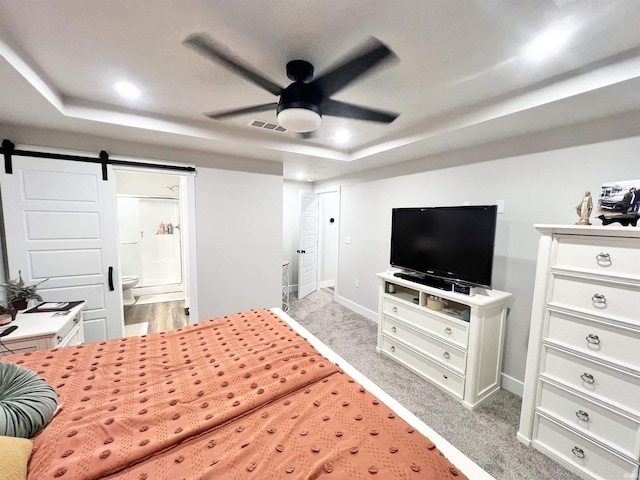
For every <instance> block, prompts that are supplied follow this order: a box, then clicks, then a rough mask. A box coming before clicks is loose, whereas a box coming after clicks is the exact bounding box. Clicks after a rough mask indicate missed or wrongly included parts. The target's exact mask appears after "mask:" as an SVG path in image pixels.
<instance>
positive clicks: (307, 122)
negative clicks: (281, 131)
mask: <svg viewBox="0 0 640 480" xmlns="http://www.w3.org/2000/svg"><path fill="white" fill-rule="evenodd" d="M278 123H279V124H280V125H282V126H283V127H284V128H286V129H287V130H290V131H292V132H298V133H305V132H312V131H313V130H316V129H317V128H318V127H319V126H320V123H322V117H321V116H320V114H318V113H316V112H314V111H313V110H309V109H307V108H285V109H283V110H280V112H279V113H278Z"/></svg>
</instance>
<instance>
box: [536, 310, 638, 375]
mask: <svg viewBox="0 0 640 480" xmlns="http://www.w3.org/2000/svg"><path fill="white" fill-rule="evenodd" d="M547 315H548V317H547V327H546V339H547V341H549V342H553V343H559V344H562V345H565V346H567V347H570V348H572V349H575V350H578V351H580V352H583V353H586V354H588V355H591V356H594V357H598V358H602V359H605V360H609V361H611V362H614V363H621V364H624V365H626V366H628V367H629V368H635V369H638V370H640V330H634V329H632V328H625V327H620V326H616V325H612V324H609V323H604V322H599V321H595V320H590V319H587V318H583V317H578V316H574V315H567V314H563V313H560V312H554V311H549V312H548V314H547Z"/></svg>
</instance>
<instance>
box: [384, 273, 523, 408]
mask: <svg viewBox="0 0 640 480" xmlns="http://www.w3.org/2000/svg"><path fill="white" fill-rule="evenodd" d="M378 280H379V308H378V312H379V322H378V345H377V348H376V350H377V351H378V353H381V354H383V355H386V356H388V357H390V358H392V359H394V360H395V361H397V362H398V363H400V364H402V365H404V366H405V367H407V368H409V369H410V370H412V371H414V372H415V373H417V374H418V375H420V376H421V377H423V378H425V379H427V380H429V381H430V382H432V383H434V384H435V385H437V386H438V387H439V388H441V389H442V390H444V391H445V392H447V393H449V394H450V395H452V396H453V397H455V398H456V399H458V400H459V401H460V402H461V403H462V404H463V405H464V406H465V407H467V408H469V409H473V408H475V407H476V406H477V405H479V404H480V403H481V402H483V401H484V400H486V399H487V398H488V397H489V396H490V395H491V394H493V393H494V392H496V391H497V390H499V389H500V368H501V365H502V345H503V340H504V326H505V319H506V314H507V301H508V300H509V298H510V297H511V294H509V293H506V292H501V291H499V290H484V289H477V294H476V295H474V296H468V295H463V294H460V293H456V292H451V291H445V290H441V289H438V288H434V287H430V286H428V285H424V284H421V283H416V282H412V281H410V280H407V279H404V278H400V277H396V276H394V275H393V274H391V273H379V274H378ZM435 297H437V298H435ZM441 302H444V304H445V305H444V309H441V310H435V309H434V308H442V307H443V305H442V303H441ZM429 307H432V308H429Z"/></svg>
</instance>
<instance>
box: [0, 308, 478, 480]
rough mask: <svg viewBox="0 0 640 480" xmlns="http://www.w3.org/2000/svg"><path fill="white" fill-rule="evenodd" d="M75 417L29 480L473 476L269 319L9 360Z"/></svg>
mask: <svg viewBox="0 0 640 480" xmlns="http://www.w3.org/2000/svg"><path fill="white" fill-rule="evenodd" d="M3 360H8V361H12V362H15V363H18V364H21V365H24V366H26V367H28V368H30V369H32V370H34V371H36V372H37V373H39V374H40V375H41V376H42V377H43V378H44V379H45V380H46V381H47V382H48V383H49V384H50V385H52V386H53V387H54V388H55V390H56V392H57V393H58V397H59V403H60V404H62V409H61V410H60V412H59V413H58V414H57V415H56V416H55V417H54V419H53V420H52V421H51V423H50V424H49V425H48V426H47V427H46V429H45V430H44V431H43V432H42V433H41V434H39V435H38V436H37V437H36V438H35V439H34V453H33V455H32V457H31V460H30V462H29V478H30V479H34V480H35V479H37V480H47V479H62V480H69V479H99V478H118V479H132V480H133V479H136V480H144V479H147V480H156V479H159V480H162V479H167V480H169V479H171V480H178V479H182V478H184V479H209V478H216V479H218V478H220V479H243V478H255V479H267V478H296V479H297V478H320V477H324V476H327V477H328V478H336V479H352V478H373V477H372V476H377V478H384V479H392V478H421V479H445V478H466V477H464V475H462V473H460V472H459V471H458V470H457V469H456V468H455V467H454V466H453V465H451V464H450V463H449V462H448V460H447V459H446V458H445V457H443V456H442V454H441V453H440V452H439V451H438V449H437V448H436V447H435V445H433V443H431V442H430V441H429V440H428V439H427V438H426V437H424V436H422V435H421V434H420V433H418V432H417V431H415V430H414V429H413V428H412V427H411V426H409V425H408V424H407V423H406V422H405V421H404V420H402V419H400V418H399V417H397V416H396V415H395V414H394V413H393V412H392V411H391V410H390V409H389V408H388V407H386V406H385V405H384V404H383V403H381V402H380V401H379V400H378V399H376V398H375V397H374V396H373V395H371V394H370V393H369V392H367V391H366V390H365V389H364V388H362V387H361V386H360V385H358V384H357V383H356V382H355V381H354V380H353V379H351V378H350V377H349V376H348V375H346V374H344V373H343V372H342V371H341V370H340V368H339V367H338V366H337V365H335V364H333V363H331V362H329V361H328V360H327V359H326V358H324V357H323V356H322V355H320V353H319V352H318V351H317V350H315V349H314V348H313V347H312V346H311V345H310V344H309V343H308V342H307V341H306V340H305V339H303V338H302V337H300V336H299V335H298V334H297V333H296V332H294V331H293V330H292V329H291V327H290V326H289V325H288V324H287V323H286V322H284V321H283V320H282V319H280V318H279V317H278V316H276V315H275V314H274V313H272V312H270V311H268V310H257V311H254V310H252V311H249V312H243V313H238V314H236V315H233V316H229V317H222V318H217V319H213V320H209V321H206V322H201V323H199V324H197V325H194V326H190V327H186V328H182V329H178V330H175V331H171V332H165V333H158V334H152V335H148V336H144V337H133V338H126V339H118V340H110V341H106V342H102V343H91V344H83V345H78V346H74V347H67V348H61V349H56V350H48V351H38V352H33V353H30V354H29V353H26V354H19V355H13V356H10V357H4V358H3Z"/></svg>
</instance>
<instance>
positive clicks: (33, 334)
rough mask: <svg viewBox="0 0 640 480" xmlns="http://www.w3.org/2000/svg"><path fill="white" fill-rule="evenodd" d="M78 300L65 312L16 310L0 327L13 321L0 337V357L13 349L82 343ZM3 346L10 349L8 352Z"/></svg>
mask: <svg viewBox="0 0 640 480" xmlns="http://www.w3.org/2000/svg"><path fill="white" fill-rule="evenodd" d="M84 306H85V302H82V303H80V304H78V305H76V306H74V307H73V308H71V309H70V310H69V311H67V312H59V313H54V312H42V313H18V316H17V317H16V319H15V320H14V321H13V322H11V323H10V324H9V325H5V326H3V327H0V330H4V329H5V328H8V327H10V326H11V325H15V326H17V327H18V328H17V329H16V330H14V331H13V332H11V333H10V334H8V335H7V336H5V337H2V338H0V340H2V343H3V344H4V346H5V347H6V348H3V347H2V345H0V357H2V356H4V355H8V354H10V353H11V352H13V353H26V352H33V351H36V350H46V349H49V348H58V347H68V346H70V345H78V344H80V343H84V325H83V323H82V309H83V308H84ZM7 349H9V350H11V352H9V351H8V350H7Z"/></svg>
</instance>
